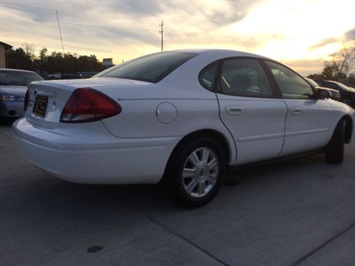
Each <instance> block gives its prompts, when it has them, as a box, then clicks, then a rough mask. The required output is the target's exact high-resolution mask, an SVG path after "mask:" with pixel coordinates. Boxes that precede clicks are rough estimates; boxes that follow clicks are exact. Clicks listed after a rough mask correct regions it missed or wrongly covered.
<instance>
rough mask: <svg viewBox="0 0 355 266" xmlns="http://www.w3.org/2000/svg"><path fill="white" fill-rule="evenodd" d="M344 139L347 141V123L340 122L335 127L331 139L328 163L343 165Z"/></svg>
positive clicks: (328, 146)
mask: <svg viewBox="0 0 355 266" xmlns="http://www.w3.org/2000/svg"><path fill="white" fill-rule="evenodd" d="M344 139H345V121H344V120H340V121H339V122H338V124H337V126H336V127H335V130H334V132H333V136H332V138H331V139H330V141H329V143H328V145H327V147H326V151H325V160H326V162H327V163H337V164H339V163H342V162H343V160H344Z"/></svg>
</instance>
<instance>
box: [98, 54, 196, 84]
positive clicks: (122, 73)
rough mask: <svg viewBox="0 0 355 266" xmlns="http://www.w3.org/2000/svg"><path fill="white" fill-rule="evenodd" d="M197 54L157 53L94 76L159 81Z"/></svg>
mask: <svg viewBox="0 0 355 266" xmlns="http://www.w3.org/2000/svg"><path fill="white" fill-rule="evenodd" d="M196 55H197V54H196V53H188V52H161V53H155V54H151V55H146V56H142V57H139V58H137V59H133V60H131V61H128V62H127V63H123V64H121V65H118V66H114V67H111V68H109V69H106V70H104V71H103V72H100V73H99V74H97V75H95V76H94V77H111V78H125V79H133V80H141V81H148V82H152V83H157V82H159V81H160V80H162V79H163V78H165V77H166V76H167V75H168V74H170V73H171V72H172V71H174V70H175V69H176V68H178V67H179V66H181V65H182V64H184V63H185V62H186V61H188V60H190V59H191V58H193V57H195V56H196Z"/></svg>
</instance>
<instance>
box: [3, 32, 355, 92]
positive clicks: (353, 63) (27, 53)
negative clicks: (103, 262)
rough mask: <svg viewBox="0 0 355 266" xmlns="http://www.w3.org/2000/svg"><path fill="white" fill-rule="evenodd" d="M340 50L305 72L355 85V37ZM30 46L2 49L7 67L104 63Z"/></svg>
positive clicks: (59, 69) (68, 69)
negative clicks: (318, 67) (317, 68)
mask: <svg viewBox="0 0 355 266" xmlns="http://www.w3.org/2000/svg"><path fill="white" fill-rule="evenodd" d="M349 43H350V45H347V46H345V45H344V48H343V49H341V50H340V51H338V52H336V53H334V54H331V55H330V58H331V60H329V61H325V62H324V68H323V70H322V72H321V73H315V74H311V75H308V78H312V79H315V80H334V81H339V82H342V83H345V84H347V85H350V86H353V87H355V37H353V38H351V40H350V41H349V42H348V44H349ZM34 50H35V49H34V46H33V45H31V44H27V43H24V44H22V47H21V48H17V49H15V50H14V49H12V48H11V49H9V50H7V51H6V65H7V67H8V68H17V69H27V70H32V71H36V72H37V73H39V74H40V75H42V76H43V77H46V76H48V74H54V73H61V74H77V73H78V72H100V71H102V70H104V69H105V66H104V65H103V64H102V63H101V62H99V61H98V59H97V58H96V56H95V55H90V56H86V55H84V56H78V55H77V54H71V53H60V52H52V53H51V54H48V50H47V49H46V48H43V49H42V50H40V54H39V56H36V55H35V54H34Z"/></svg>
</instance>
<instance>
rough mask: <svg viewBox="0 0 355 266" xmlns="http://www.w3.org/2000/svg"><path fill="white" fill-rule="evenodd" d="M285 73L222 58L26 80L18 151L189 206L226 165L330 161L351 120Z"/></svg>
mask: <svg viewBox="0 0 355 266" xmlns="http://www.w3.org/2000/svg"><path fill="white" fill-rule="evenodd" d="M330 95H331V94H330V93H329V92H328V91H327V90H325V89H318V90H315V88H313V87H312V86H311V85H310V84H309V83H308V82H307V81H305V79H304V78H302V77H301V76H300V75H298V74H297V73H295V72H294V71H292V70H291V69H289V68H288V67H286V66H284V65H282V64H280V63H278V62H275V61H273V60H271V59H268V58H264V57H261V56H258V55H254V54H249V53H244V52H238V51H229V50H178V51H169V52H160V53H155V54H151V55H147V56H143V57H140V58H137V59H135V60H132V61H129V62H126V63H123V64H121V65H118V66H115V67H112V68H109V69H107V70H105V71H103V72H101V73H99V74H97V75H96V76H94V77H93V78H91V79H85V80H84V79H80V80H61V81H43V82H34V83H32V84H31V85H30V86H29V89H28V97H27V101H26V113H25V117H24V118H22V119H20V120H18V121H16V122H15V123H14V125H13V132H14V139H15V141H16V144H17V148H18V150H19V152H20V153H21V154H22V155H23V156H24V157H25V158H27V159H28V160H29V161H31V162H32V163H33V164H35V165H37V166H39V167H40V168H42V169H44V170H45V171H47V172H49V173H50V174H51V175H53V176H57V177H59V178H62V179H64V180H68V181H72V182H78V183H89V184H137V183H158V182H160V181H161V180H165V181H167V182H168V183H169V184H171V188H172V189H173V191H174V192H176V193H177V195H178V197H179V198H180V199H181V200H182V202H183V203H185V204H188V205H190V206H195V207H196V206H201V205H203V204H205V203H207V202H208V201H210V200H211V199H212V198H213V197H214V196H215V195H216V194H217V192H218V190H219V189H220V187H221V184H222V179H223V177H224V175H225V173H226V168H227V167H228V166H240V165H246V164H251V163H255V162H260V161H266V160H270V159H276V158H281V157H287V156H290V155H295V154H302V153H308V152H316V151H317V152H318V151H322V152H325V159H326V161H327V162H330V163H341V162H342V160H343V156H344V143H349V142H350V141H351V136H352V130H353V123H354V121H353V113H354V111H353V110H352V109H351V108H350V107H348V106H346V105H345V104H343V103H340V102H336V101H334V100H332V99H329V97H330Z"/></svg>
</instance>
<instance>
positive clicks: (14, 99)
mask: <svg viewBox="0 0 355 266" xmlns="http://www.w3.org/2000/svg"><path fill="white" fill-rule="evenodd" d="M37 80H43V78H42V77H41V76H40V75H38V74H37V73H36V72H33V71H28V70H22V69H11V68H0V118H4V117H11V118H13V117H15V118H18V117H21V116H23V115H24V108H23V107H24V105H23V103H24V100H25V94H26V91H27V85H28V84H30V83H31V82H32V81H37Z"/></svg>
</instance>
